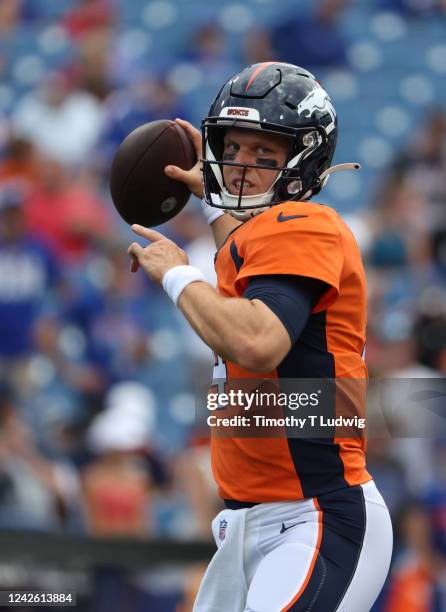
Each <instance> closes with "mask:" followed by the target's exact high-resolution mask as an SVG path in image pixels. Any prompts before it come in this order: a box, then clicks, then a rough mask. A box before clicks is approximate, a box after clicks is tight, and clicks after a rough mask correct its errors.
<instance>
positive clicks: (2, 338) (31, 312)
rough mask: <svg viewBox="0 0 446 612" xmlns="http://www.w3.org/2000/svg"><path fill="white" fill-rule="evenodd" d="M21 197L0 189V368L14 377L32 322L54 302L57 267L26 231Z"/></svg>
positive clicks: (47, 250)
mask: <svg viewBox="0 0 446 612" xmlns="http://www.w3.org/2000/svg"><path fill="white" fill-rule="evenodd" d="M23 208H24V202H23V194H22V192H21V191H20V189H18V188H17V187H16V186H13V185H12V184H9V185H8V184H6V185H4V186H3V188H2V189H1V190H0V364H1V366H0V368H1V369H2V370H3V371H4V372H7V373H9V375H11V376H12V377H13V378H14V377H19V376H20V372H21V369H22V367H23V366H24V364H25V361H26V360H27V358H28V356H29V353H30V351H31V350H32V347H33V332H34V329H35V324H36V321H37V319H38V317H39V316H40V315H41V314H42V312H45V310H46V308H47V307H49V306H50V304H51V303H52V302H53V301H54V299H55V291H56V289H57V285H58V282H59V276H60V272H59V266H58V261H57V259H56V257H55V254H54V252H53V251H52V249H51V248H50V246H49V245H48V244H46V243H45V242H44V241H43V240H42V239H40V238H39V237H37V236H35V235H33V234H32V233H31V232H30V231H29V230H27V229H26V224H25V218H24V211H23Z"/></svg>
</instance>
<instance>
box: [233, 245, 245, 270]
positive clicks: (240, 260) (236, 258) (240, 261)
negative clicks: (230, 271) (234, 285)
mask: <svg viewBox="0 0 446 612" xmlns="http://www.w3.org/2000/svg"><path fill="white" fill-rule="evenodd" d="M229 250H230V253H231V257H232V261H233V262H234V266H235V269H236V270H237V272H240V268H241V267H242V266H243V263H244V261H245V260H244V259H243V257H240V255H239V254H238V251H237V245H236V244H235V240H233V241H232V242H231V246H230V247H229Z"/></svg>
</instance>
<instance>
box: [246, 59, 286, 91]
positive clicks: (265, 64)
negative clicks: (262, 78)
mask: <svg viewBox="0 0 446 612" xmlns="http://www.w3.org/2000/svg"><path fill="white" fill-rule="evenodd" d="M279 63H280V62H263V63H261V64H260V66H257V68H256V69H255V70H254V72H253V73H252V75H251V76H250V78H249V81H248V84H247V85H246V89H245V92H246V91H248V89H249V88H250V87H251V85H252V84H253V83H254V81H255V79H256V78H257V77H258V76H259V74H260V73H261V72H263V71H264V70H265V69H266V68H268V66H272V65H273V64H279Z"/></svg>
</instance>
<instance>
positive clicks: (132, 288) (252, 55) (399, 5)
mask: <svg viewBox="0 0 446 612" xmlns="http://www.w3.org/2000/svg"><path fill="white" fill-rule="evenodd" d="M53 4H54V3H53ZM156 4H159V5H161V4H162V3H161V2H158V3H155V2H153V3H151V5H147V6H148V7H151V8H152V9H153V5H156ZM311 4H312V5H314V8H312V9H311V10H308V11H307V12H304V13H299V14H297V15H294V14H292V13H289V12H288V13H287V15H286V18H284V16H283V15H282V17H281V18H279V17H277V18H276V19H275V20H273V21H272V22H271V23H270V24H269V25H265V24H262V25H261V26H257V25H256V24H251V25H250V27H249V28H247V30H246V31H245V32H243V43H242V44H240V45H239V46H238V47H237V45H235V47H234V48H236V49H238V50H237V52H229V51H228V49H229V47H228V36H232V34H231V33H230V32H229V33H228V31H227V29H225V27H224V24H223V25H222V24H221V23H220V22H215V23H214V22H212V21H209V20H207V21H204V22H201V23H199V24H198V25H197V26H195V28H192V27H191V31H190V36H189V37H188V38H187V39H185V40H183V41H182V46H181V45H178V44H177V46H176V47H175V53H176V55H175V58H174V59H175V62H173V63H172V62H171V61H170V60H171V58H169V61H167V60H166V62H165V65H163V61H162V60H160V58H158V61H157V62H156V66H152V65H151V64H150V63H144V61H143V60H142V59H141V58H143V57H144V56H143V55H138V54H137V53H136V51H135V48H137V47H138V44H140V46H144V45H143V43H144V41H143V40H139V39H138V33H135V34H134V38H129V39H128V40H125V41H124V42H122V37H121V38H119V36H118V33H119V32H120V23H121V22H120V20H121V15H120V10H121V9H122V6H121V5H120V3H118V1H117V0H116V1H115V2H113V1H112V0H70V1H68V0H67V1H65V2H63V3H61V5H63V7H62V9H60V10H59V12H58V13H57V14H55V15H53V14H51V11H49V9H48V7H49V6H50V5H51V3H45V2H43V0H39V2H32V1H31V0H7V1H6V2H0V76H1V81H2V83H7V84H8V88H9V89H8V92H9V93H11V91H12V92H13V95H14V96H17V100H16V102H14V104H12V105H10V106H9V107H8V104H5V105H4V108H3V110H2V107H1V105H0V440H1V443H0V528H7V529H11V528H20V529H39V530H48V531H54V530H61V529H62V530H65V531H68V532H70V533H78V534H91V535H94V536H98V537H107V536H117V537H122V536H124V537H127V536H129V537H137V538H147V537H154V536H157V537H160V536H166V537H170V538H174V539H181V540H187V539H190V540H196V539H204V540H206V539H209V538H210V520H211V518H212V517H213V516H214V515H215V513H216V512H217V511H218V510H219V508H220V502H219V501H218V499H217V496H216V490H215V486H214V484H213V481H212V476H211V470H210V461H209V452H208V437H207V434H206V432H205V431H204V430H203V428H202V427H201V424H200V422H197V421H196V419H195V409H196V403H197V402H198V401H199V398H200V397H203V393H204V390H205V389H206V384H207V381H208V380H209V376H210V373H211V369H212V356H211V354H210V351H208V350H207V348H206V347H205V346H204V345H203V344H202V343H200V342H199V341H198V340H197V339H195V337H193V335H192V334H191V332H190V330H189V329H188V328H187V326H186V325H185V323H184V321H183V320H182V319H181V317H180V316H179V314H178V312H177V311H176V310H175V309H174V307H173V306H172V305H171V303H170V302H169V300H168V299H167V298H166V296H165V295H164V293H163V292H162V291H161V290H160V289H159V288H157V287H155V286H153V285H152V284H150V283H149V282H148V281H147V279H146V277H145V276H144V274H142V273H138V274H130V271H129V261H128V257H127V255H126V249H127V246H128V244H129V243H130V241H131V240H132V239H133V238H132V236H131V232H130V230H129V228H127V227H126V226H125V224H124V222H123V221H122V220H121V219H120V218H119V217H118V215H117V213H116V212H115V211H114V209H113V206H112V204H111V200H110V196H109V192H108V169H109V166H110V162H111V159H112V157H113V154H114V151H115V150H116V147H117V146H118V145H119V143H120V142H121V141H122V139H123V138H124V137H125V136H126V135H127V134H128V133H129V132H130V131H132V130H133V129H134V128H135V127H137V126H138V125H140V124H142V123H145V122H148V121H153V120H156V119H161V118H162V119H165V118H171V119H174V118H175V117H177V116H179V117H182V118H184V119H189V120H191V121H193V122H195V123H197V122H198V121H199V119H200V118H201V117H202V116H204V114H205V113H206V111H207V105H208V104H209V103H210V101H211V96H212V95H213V94H215V93H216V91H217V89H218V87H219V85H221V83H222V82H223V80H225V79H226V78H228V77H229V76H230V75H231V74H232V73H233V72H235V71H236V70H237V69H238V68H239V67H240V66H242V65H244V64H245V63H248V62H249V63H253V62H257V61H263V60H266V59H271V58H274V59H278V60H282V61H283V60H285V61H290V62H294V63H297V64H300V65H303V66H305V67H307V68H310V69H313V70H314V71H315V72H316V73H317V74H319V72H321V71H322V73H323V71H326V70H330V69H332V68H333V69H336V68H339V67H340V66H341V67H343V69H344V70H347V71H349V70H350V71H352V72H353V71H354V67H352V66H350V65H349V61H350V60H349V54H348V46H349V41H348V39H347V37H346V35H345V32H344V31H343V29H342V27H340V24H341V25H342V20H343V17H344V14H345V13H346V11H347V12H348V10H349V5H350V3H349V2H348V0H318V2H315V3H311ZM375 4H376V10H378V9H379V10H385V11H394V12H395V14H397V13H398V15H400V16H401V17H402V18H403V19H405V20H407V21H408V23H409V24H410V23H415V22H416V20H417V19H423V18H425V16H426V15H434V16H435V17H436V18H438V19H445V17H444V13H445V11H446V4H445V2H442V1H440V0H430V1H423V2H415V1H414V0H411V1H410V0H380V1H378V0H377V1H376V2H375ZM234 6H235V5H234ZM158 8H159V7H158ZM48 11H49V12H48ZM39 24H40V25H41V27H42V28H43V26H45V27H48V26H50V27H51V28H53V30H52V32H53V37H55V40H56V39H57V37H59V39H58V40H59V44H60V45H61V46H62V47H63V48H64V49H66V50H67V51H66V52H65V53H64V54H62V59H61V60H60V62H59V63H58V65H52V66H51V67H49V68H48V69H45V70H43V71H41V72H40V73H39V71H38V70H37V67H38V66H37V65H34V68H33V65H31V67H30V68H29V70H30V71H31V72H33V70H34V69H35V70H36V72H38V74H37V76H36V77H35V78H31V79H29V78H28V81H27V82H28V83H30V85H29V86H27V87H24V88H23V82H22V83H21V84H17V83H15V82H14V78H15V77H14V75H13V62H12V56H13V54H14V53H15V52H16V50H17V49H16V48H17V46H18V45H20V41H21V40H22V37H23V36H24V35H25V34H26V32H28V30H29V29H30V28H31V31H32V29H33V28H36V27H37V29H38V28H39ZM444 25H446V24H444ZM233 29H235V28H233ZM229 30H230V28H229ZM118 39H119V40H120V41H121V42H120V44H117V40H118ZM60 41H63V44H62V43H61V42H60ZM138 41H139V42H138ZM56 42H57V40H56ZM53 43H54V41H53ZM153 53H156V49H155V50H153ZM197 75H201V78H203V81H204V82H202V85H203V86H202V88H201V89H202V91H201V97H200V98H197V96H196V94H195V93H194V94H191V90H190V88H188V87H186V84H187V83H189V84H190V82H192V81H193V80H194V79H197V78H198V76H197ZM28 77H29V75H28ZM25 81H26V79H25ZM14 83H15V84H14ZM5 91H6V90H5V87H4V86H3V85H0V102H1V100H2V96H5ZM358 95H359V98H360V96H361V92H359V94H358ZM424 110H425V112H424V113H423V117H424V119H423V121H422V122H420V123H419V124H418V125H417V126H414V129H412V130H411V132H410V137H408V138H407V139H406V141H405V143H403V144H402V145H401V146H400V147H399V150H397V151H396V153H395V154H394V155H393V157H392V159H391V160H389V163H388V164H387V165H386V166H385V168H384V169H382V170H380V171H377V172H376V173H375V174H374V177H373V179H374V180H373V189H372V190H371V191H370V193H369V194H368V197H367V201H361V202H358V208H357V210H353V211H351V212H349V214H348V215H347V217H346V220H347V222H348V223H349V224H350V226H351V228H352V230H353V232H354V233H355V235H356V236H357V239H358V242H359V244H360V247H361V250H362V252H363V256H364V260H365V263H366V268H367V275H368V283H369V292H370V299H369V327H368V343H367V353H366V360H367V363H368V367H369V371H370V376H371V378H372V379H382V378H396V379H405V380H412V379H416V378H419V379H426V380H428V379H432V378H441V377H444V376H445V375H446V95H445V96H444V98H443V99H442V100H440V101H439V102H438V104H435V105H432V106H429V107H427V108H426V109H424ZM341 137H342V132H341ZM340 161H350V160H340ZM320 199H321V201H324V194H321V196H320ZM327 203H328V204H330V201H328V202H327ZM148 205H150V203H148ZM162 231H163V232H166V233H167V234H168V235H169V236H171V237H172V238H173V239H175V240H176V241H177V242H178V244H180V245H181V246H182V247H183V248H185V249H186V251H187V252H188V253H189V256H190V259H191V262H192V263H193V264H194V265H198V266H199V267H201V268H202V269H203V271H204V272H205V273H206V275H207V277H208V278H209V280H210V281H211V282H213V281H214V272H213V267H212V259H213V247H212V241H211V238H210V235H209V230H208V227H207V225H206V224H205V223H204V221H203V220H202V219H201V217H200V214H199V207H198V203H197V202H196V201H194V200H193V199H192V200H191V202H190V204H189V205H188V207H187V208H186V209H185V210H184V211H183V212H182V213H181V214H180V216H178V217H177V218H176V219H174V220H173V221H171V222H170V223H169V224H167V225H166V226H164V227H163V228H162ZM197 398H198V399H197ZM406 425H407V424H406V423H405V420H404V414H399V415H398V416H397V417H396V418H395V423H394V428H393V430H392V435H391V436H390V435H389V436H385V435H376V436H375V437H372V438H371V439H370V443H369V454H368V461H369V470H370V472H371V473H372V475H373V476H374V478H375V480H376V482H377V485H378V487H379V488H380V490H381V491H382V493H383V495H384V497H385V499H386V501H387V503H388V505H389V507H390V510H391V513H392V516H393V518H394V524H395V536H396V545H395V555H394V564H393V566H392V572H391V575H390V577H389V580H388V582H387V584H386V588H385V590H384V592H383V594H382V596H381V598H380V601H379V602H378V604H377V606H376V610H377V611H378V610H382V611H383V612H400V611H401V612H402V611H403V610H404V612H431V611H432V612H433V611H440V610H446V467H445V466H446V440H443V439H441V438H438V437H434V436H433V435H432V436H430V437H417V436H416V432H414V430H413V429H412V430H411V431H409V430H408V429H407V427H406ZM408 432H409V433H408ZM199 571H200V570H197V571H195V570H193V569H192V570H191V573H190V574H188V575H187V584H188V585H189V586H188V588H186V587H185V586H184V580H185V578H184V575H183V574H182V577H181V578H178V579H174V578H172V580H171V583H172V584H170V583H169V581H167V583H166V578H165V576H164V578H163V579H162V580H161V579H159V580H157V579H156V575H154V574H150V573H149V574H147V575H141V576H139V577H136V578H135V577H134V578H133V582H132V587H131V588H132V589H133V591H135V590H136V591H138V592H140V593H145V594H146V599H144V598H142V599H141V600H138V601H140V605H141V608H139V607H138V606H137V605H136V604H135V603H134V604H132V607H131V608H130V609H132V610H139V609H146V610H149V609H150V610H165V611H166V612H167V611H169V610H172V611H173V610H177V612H180V611H182V612H186V611H187V610H189V609H191V608H190V602H189V599H191V598H192V597H193V592H194V586H193V585H194V581H195V582H196V580H197V576H199ZM173 574H175V572H173ZM96 579H97V584H99V585H101V586H102V587H104V592H108V593H109V595H108V597H110V592H111V591H110V589H111V590H112V591H113V589H112V587H111V585H114V587H113V588H114V589H115V590H114V591H113V597H114V598H116V597H121V596H122V597H125V596H128V591H129V589H130V586H128V585H127V586H125V584H124V585H121V587H122V588H121V591H119V589H118V590H116V589H117V587H116V576H114V575H113V573H111V574H110V573H107V572H104V573H102V574H98V575H97V576H96ZM118 582H119V580H118ZM160 584H162V585H163V586H162V588H161V587H160V589H159V590H160V593H161V591H162V593H161V594H160V593H158V594H157V588H158V587H157V585H158V586H159V585H160ZM107 589H108V590H107ZM126 589H127V591H126ZM126 593H127V595H126ZM149 596H150V597H152V599H150V598H149V599H147V597H149ZM99 599H100V598H99ZM109 601H110V599H107V597H106V598H105V599H104V600H101V599H100V600H98V601H97V602H96V603H95V609H96V610H101V609H104V610H105V609H108V610H110V609H112V608H110V605H109ZM115 601H116V599H115ZM123 601H124V600H123ZM133 601H135V600H133ZM107 602H108V603H107ZM188 602H189V603H188ZM126 605H127V604H125V603H122V605H120V607H119V608H116V609H120V610H125V609H127V608H126ZM138 605H139V604H138Z"/></svg>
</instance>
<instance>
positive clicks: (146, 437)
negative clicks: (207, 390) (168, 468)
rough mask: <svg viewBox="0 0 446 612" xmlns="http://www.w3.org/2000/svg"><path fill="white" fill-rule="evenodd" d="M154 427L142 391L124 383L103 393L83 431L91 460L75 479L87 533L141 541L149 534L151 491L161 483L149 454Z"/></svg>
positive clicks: (151, 403)
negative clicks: (81, 495) (98, 408)
mask: <svg viewBox="0 0 446 612" xmlns="http://www.w3.org/2000/svg"><path fill="white" fill-rule="evenodd" d="M155 423H156V406H155V398H154V396H153V394H152V392H151V391H150V390H149V389H148V388H147V387H145V386H143V385H141V384H139V383H136V382H131V381H125V382H121V383H118V384H116V385H114V386H112V387H111V388H110V389H109V391H108V393H107V396H106V399H105V410H104V411H103V412H101V413H100V414H99V415H98V416H96V417H95V419H94V420H93V422H92V424H91V425H90V428H89V430H88V432H87V443H88V447H89V449H90V451H91V453H92V457H91V459H92V460H91V461H90V462H88V463H87V464H86V465H85V466H84V467H83V469H82V475H81V480H82V488H83V492H84V500H85V518H86V523H87V528H88V531H89V532H90V533H91V534H93V535H95V536H101V537H104V536H120V537H122V536H139V537H143V536H146V535H147V534H149V533H152V532H153V517H151V498H152V494H153V488H154V487H156V486H157V485H158V484H160V483H162V482H163V480H164V479H165V473H164V471H163V468H162V466H161V464H160V463H159V460H157V455H156V453H155V451H154V450H153V449H151V446H152V440H153V437H154V434H155ZM152 458H153V462H152V461H151V459H152ZM153 468H155V469H156V471H155V472H153V473H152V469H153ZM160 470H161V471H160ZM160 479H161V481H160Z"/></svg>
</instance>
